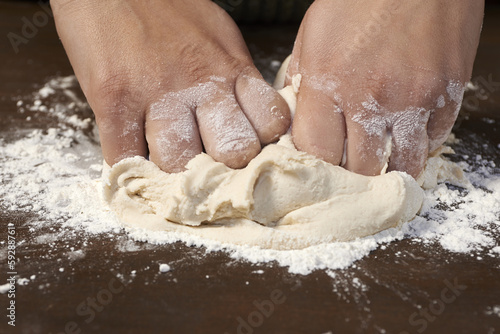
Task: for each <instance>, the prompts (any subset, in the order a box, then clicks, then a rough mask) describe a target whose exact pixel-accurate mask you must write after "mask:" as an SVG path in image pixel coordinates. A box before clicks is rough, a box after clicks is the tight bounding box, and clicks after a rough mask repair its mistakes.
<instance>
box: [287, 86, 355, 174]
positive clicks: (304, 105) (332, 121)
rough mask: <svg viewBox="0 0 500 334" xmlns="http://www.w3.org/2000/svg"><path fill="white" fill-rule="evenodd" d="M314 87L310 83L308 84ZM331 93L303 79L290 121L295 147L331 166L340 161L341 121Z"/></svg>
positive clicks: (343, 128) (342, 136) (342, 135)
mask: <svg viewBox="0 0 500 334" xmlns="http://www.w3.org/2000/svg"><path fill="white" fill-rule="evenodd" d="M312 85H313V86H314V84H312ZM334 96H335V94H331V92H329V91H327V92H325V91H322V90H320V89H318V87H311V83H310V82H308V80H303V83H302V84H301V87H300V91H299V94H298V100H297V110H296V113H295V118H294V120H293V124H292V135H293V141H294V144H295V146H296V147H297V148H298V149H299V150H301V151H305V152H307V153H309V154H312V155H314V156H316V157H318V158H321V159H323V160H325V161H327V162H330V163H332V164H334V165H339V164H340V163H341V161H342V156H343V151H344V138H345V134H346V128H345V120H344V116H343V114H342V111H341V109H340V107H339V105H338V101H336V99H335V98H334Z"/></svg>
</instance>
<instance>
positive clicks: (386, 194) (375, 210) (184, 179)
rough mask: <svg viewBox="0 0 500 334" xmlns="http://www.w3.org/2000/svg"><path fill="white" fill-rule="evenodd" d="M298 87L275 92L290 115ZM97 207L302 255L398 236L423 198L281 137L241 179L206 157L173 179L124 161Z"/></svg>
mask: <svg viewBox="0 0 500 334" xmlns="http://www.w3.org/2000/svg"><path fill="white" fill-rule="evenodd" d="M299 81H300V78H298V79H297V80H294V87H286V88H284V89H282V90H281V91H280V93H281V94H282V95H283V96H284V98H285V99H286V100H287V102H288V103H289V104H290V107H291V109H292V111H293V110H294V109H295V104H294V103H295V98H296V97H295V93H296V91H297V89H298V85H299ZM104 199H105V201H106V202H107V203H108V205H109V206H110V208H111V209H112V210H114V211H115V212H116V213H117V214H118V216H119V217H120V218H121V219H122V220H123V221H124V223H125V224H126V225H128V226H131V227H138V228H144V229H148V230H158V231H173V232H183V233H190V234H193V235H197V236H200V237H203V238H208V239H212V240H216V241H220V242H223V243H231V244H239V245H250V246H258V247H261V248H273V249H301V248H305V247H308V246H312V245H316V244H320V243H327V242H334V241H349V240H353V239H355V238H361V237H364V236H368V235H371V234H375V233H377V232H380V231H382V230H385V229H388V228H391V227H398V226H399V225H400V224H402V223H404V222H407V221H409V220H411V219H412V218H413V217H415V215H416V214H417V212H418V211H419V210H420V207H421V205H422V201H423V190H422V189H421V187H420V186H419V184H418V183H417V182H416V181H415V180H414V179H413V178H412V177H411V176H409V175H407V174H405V173H400V172H390V173H387V174H384V175H380V176H375V177H368V176H363V175H358V174H355V173H351V172H349V171H347V170H345V169H343V168H342V167H338V166H333V165H331V164H328V163H326V162H324V161H322V160H319V159H317V158H315V157H313V156H311V155H308V154H306V153H303V152H299V151H297V150H296V149H295V147H294V146H293V143H292V140H291V136H290V134H286V135H284V136H282V138H281V139H280V141H279V142H278V143H277V144H272V145H268V146H267V147H265V148H264V149H263V150H262V152H261V153H260V154H259V155H258V156H257V157H256V158H254V159H253V160H252V161H251V162H250V163H249V164H248V166H247V167H246V168H244V169H241V170H233V169H230V168H228V167H226V166H225V165H224V164H222V163H218V162H215V161H214V160H213V159H212V158H211V157H210V156H208V155H206V154H200V155H198V156H196V157H195V158H193V159H192V160H191V161H190V162H189V163H188V165H187V170H186V171H185V172H182V173H176V174H168V173H165V172H163V171H161V170H160V169H159V168H158V167H157V166H156V165H155V164H154V163H152V162H150V161H148V160H146V159H144V158H141V157H135V158H129V159H125V160H123V161H121V162H119V163H118V164H115V165H114V166H113V167H112V168H111V169H109V168H108V170H107V171H106V172H105V186H104Z"/></svg>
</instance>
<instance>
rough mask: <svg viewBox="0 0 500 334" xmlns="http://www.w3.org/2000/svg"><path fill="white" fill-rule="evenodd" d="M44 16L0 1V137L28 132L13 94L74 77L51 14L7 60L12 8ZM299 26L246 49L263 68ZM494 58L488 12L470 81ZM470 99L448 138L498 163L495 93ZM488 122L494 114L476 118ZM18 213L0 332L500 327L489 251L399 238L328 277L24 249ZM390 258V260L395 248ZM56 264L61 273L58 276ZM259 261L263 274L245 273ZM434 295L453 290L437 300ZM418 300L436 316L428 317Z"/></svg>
mask: <svg viewBox="0 0 500 334" xmlns="http://www.w3.org/2000/svg"><path fill="white" fill-rule="evenodd" d="M41 10H43V9H42V8H41V7H40V5H39V4H37V3H36V2H31V3H25V2H21V1H12V2H0V30H1V33H0V36H3V37H2V39H1V41H2V42H1V43H2V47H1V48H0V63H1V67H0V73H1V79H2V80H0V113H1V117H0V136H1V138H2V139H4V140H6V141H9V140H12V138H15V137H16V133H17V132H16V130H17V129H25V128H27V127H28V125H27V124H24V121H23V120H24V116H21V115H19V114H17V113H16V106H15V103H16V96H25V95H27V94H30V93H31V92H32V91H33V90H34V89H35V86H36V85H37V84H38V85H40V84H43V83H44V82H45V81H46V80H47V78H49V77H53V76H56V75H69V74H71V73H72V70H71V67H70V65H69V63H68V61H67V59H66V56H65V53H64V50H63V48H62V46H61V44H60V42H59V40H58V38H57V35H56V32H55V28H54V26H53V23H52V22H49V23H48V24H46V25H44V26H43V27H40V29H38V32H37V33H36V35H35V36H33V37H32V38H30V39H29V41H28V42H27V43H26V44H21V45H19V52H18V53H17V54H16V53H15V52H14V50H13V47H12V46H11V45H10V43H9V41H8V39H7V38H5V36H7V34H8V33H9V32H19V31H21V27H22V24H23V23H22V17H23V16H25V17H27V18H32V17H33V15H34V14H35V13H37V12H39V11H41ZM296 29H297V27H294V26H285V27H259V26H246V27H243V32H244V35H245V38H246V39H247V40H248V41H249V43H250V44H251V50H252V52H253V53H254V54H255V55H258V56H259V57H260V58H259V59H261V64H260V66H261V67H262V66H264V67H265V66H267V65H268V64H269V62H268V60H269V59H273V58H274V59H280V58H282V57H283V56H284V55H285V54H287V53H288V52H290V46H291V43H292V41H293V37H294V33H295V31H296ZM269 31H271V32H269ZM278 37H279V38H278ZM499 65H500V10H499V8H497V7H493V6H491V7H490V8H488V11H487V16H486V21H485V25H484V30H483V37H482V41H481V46H480V49H479V53H478V58H477V62H476V68H475V72H474V77H475V78H486V79H488V77H490V78H492V79H493V80H494V81H497V82H498V81H500V66H499ZM266 71H268V72H269V69H266ZM266 75H267V76H268V77H269V76H271V75H272V73H267V74H266ZM476 100H477V101H476ZM468 101H469V103H474V105H472V104H471V105H470V107H469V109H470V110H469V114H470V118H469V120H463V121H462V122H461V125H460V128H459V129H457V130H456V132H457V134H458V136H467V135H468V134H471V133H475V134H477V138H479V139H478V140H481V141H483V142H484V143H487V144H488V145H490V149H489V153H485V154H489V155H490V157H492V159H495V161H496V162H497V165H500V154H499V150H498V149H497V148H496V147H497V145H498V144H499V143H500V115H499V110H500V94H499V91H498V90H497V91H495V90H492V91H491V92H489V98H488V99H487V100H486V101H483V100H479V99H477V98H474V96H472V95H469V100H468ZM476 102H478V103H479V104H478V105H476ZM473 106H475V107H474V108H472V107H473ZM472 109H479V110H478V111H473V110H472ZM485 116H488V117H490V118H495V119H496V120H497V122H495V123H493V124H488V123H485V122H482V121H481V117H485ZM35 126H36V127H41V128H43V127H44V126H46V125H44V124H35ZM492 152H493V153H492ZM29 220H30V215H26V214H24V213H19V212H10V211H6V210H5V209H2V210H1V211H0V227H1V231H0V240H6V239H7V229H6V225H7V224H8V223H13V224H15V226H16V228H17V236H18V241H19V240H24V241H25V242H24V243H22V244H20V245H19V246H18V253H17V255H18V258H19V259H18V264H17V269H18V272H19V273H20V274H22V277H29V276H31V275H33V274H35V275H36V280H35V281H34V282H35V283H33V284H28V285H26V286H19V287H18V290H17V296H16V305H17V315H16V324H17V325H16V327H15V329H14V328H12V327H10V326H7V320H6V317H5V314H6V307H7V303H8V300H7V297H6V295H0V309H2V310H3V311H1V314H2V316H1V317H0V319H1V320H0V333H54V334H55V333H109V334H111V333H120V334H122V333H287V334H288V333H316V334H320V333H405V332H408V333H419V330H420V332H425V333H498V332H499V331H500V317H499V316H498V315H495V314H491V312H488V311H487V310H488V308H489V307H492V306H495V305H500V261H499V259H498V258H492V257H488V256H483V260H481V261H478V260H476V258H475V257H471V256H470V254H456V253H450V252H448V251H444V250H443V249H442V248H440V246H439V245H437V244H431V245H427V246H423V245H421V244H419V243H413V242H411V241H410V240H403V241H399V242H395V243H392V244H390V245H388V246H387V247H386V248H385V249H377V250H376V251H373V252H372V253H371V254H370V255H369V256H368V257H365V258H364V259H362V260H360V261H358V262H356V264H355V266H352V267H351V268H349V269H346V270H338V271H336V278H334V279H333V278H331V277H330V276H328V275H327V274H326V273H325V271H321V270H318V271H315V272H313V273H312V274H310V275H307V276H301V275H292V274H289V273H288V271H287V270H286V268H280V267H278V266H277V265H275V264H273V263H269V264H263V265H251V264H248V263H245V262H241V261H234V260H232V259H230V258H229V257H228V255H227V254H225V253H222V252H219V253H210V254H205V251H204V250H203V249H197V248H190V247H187V246H185V245H183V244H181V243H177V244H172V245H166V246H165V245H164V246H154V245H146V244H141V243H136V242H133V241H128V240H127V237H126V236H125V235H123V234H118V235H116V236H109V235H90V236H89V235H84V233H83V232H75V233H77V234H78V233H80V234H82V238H81V241H80V242H77V243H76V245H74V246H75V248H76V249H82V250H84V252H85V254H86V255H85V257H83V258H81V259H71V258H69V257H68V256H67V247H68V244H67V241H66V240H54V241H53V242H52V243H50V244H38V243H32V242H31V241H32V240H34V238H36V237H37V234H36V233H42V232H36V233H35V234H33V233H32V232H30V231H29V229H28V226H27V225H26V222H28V221H29ZM50 227H52V228H54V229H55V230H57V229H58V228H60V227H58V226H57V224H53V225H51V226H47V230H48V229H49V228H50ZM84 240H86V241H87V243H86V244H85V243H84V242H83V241H84ZM499 240H500V237H499ZM124 243H128V245H129V246H130V245H133V246H134V247H135V248H134V247H132V248H130V247H129V251H119V250H118V248H119V247H118V245H120V244H124ZM397 252H400V254H401V255H400V256H395V254H396V253H397ZM0 258H2V263H1V265H0V268H1V271H0V277H1V280H0V284H4V283H5V280H6V274H5V273H6V272H7V269H6V263H5V261H4V257H0ZM158 263H170V264H171V265H172V267H173V270H172V271H171V272H169V273H165V274H161V273H159V272H158ZM60 267H64V268H66V269H65V271H64V272H59V270H58V269H59V268H60ZM258 269H262V270H263V273H262V274H259V273H256V272H255V271H256V270H258ZM132 270H136V273H135V275H134V274H132ZM354 282H357V284H354ZM450 285H455V287H454V288H450ZM360 286H363V288H360ZM445 289H448V290H446V291H448V292H450V291H454V292H453V294H452V295H443V291H445ZM453 297H455V298H453ZM443 298H446V300H444V299H443ZM271 299H273V300H274V302H275V304H274V307H273V308H272V310H271V308H268V309H265V310H264V311H262V310H261V311H259V306H256V305H263V304H262V301H265V300H271ZM443 300H444V301H445V302H444V303H443V302H439V301H443ZM266 305H268V304H266ZM440 305H444V306H443V309H439V307H440ZM429 307H430V308H431V310H432V309H433V310H435V312H434V313H432V312H430V311H428V310H427V309H429ZM425 310H427V311H425ZM259 312H260V313H259ZM426 312H427V313H426ZM262 313H266V314H265V315H262ZM437 313H439V314H438V315H435V314H437ZM259 314H260V315H259ZM242 322H245V323H246V324H242ZM248 323H250V324H248ZM250 325H252V326H254V327H253V328H250ZM238 328H239V331H238Z"/></svg>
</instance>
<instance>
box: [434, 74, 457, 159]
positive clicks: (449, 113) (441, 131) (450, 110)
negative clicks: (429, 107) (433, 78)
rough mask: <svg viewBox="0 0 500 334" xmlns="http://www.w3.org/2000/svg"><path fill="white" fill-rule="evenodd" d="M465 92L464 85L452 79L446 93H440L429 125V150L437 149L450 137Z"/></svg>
mask: <svg viewBox="0 0 500 334" xmlns="http://www.w3.org/2000/svg"><path fill="white" fill-rule="evenodd" d="M463 94H464V85H462V84H461V83H460V82H458V81H455V82H454V81H451V82H450V83H449V84H448V86H447V88H446V93H443V94H442V95H440V96H439V97H438V99H437V101H436V102H435V103H436V105H435V108H434V111H433V112H432V113H431V114H430V119H429V123H428V125H427V135H428V137H429V152H432V151H434V150H436V149H437V148H438V147H439V146H441V145H442V144H443V143H444V142H445V141H446V139H448V136H449V135H450V133H451V129H452V128H453V124H454V123H455V121H456V120H457V117H458V113H459V111H460V107H461V105H462V98H463Z"/></svg>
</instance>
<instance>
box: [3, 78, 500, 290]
mask: <svg viewBox="0 0 500 334" xmlns="http://www.w3.org/2000/svg"><path fill="white" fill-rule="evenodd" d="M75 92H77V88H76V86H75V80H74V77H67V78H56V79H53V80H51V81H50V82H49V83H47V84H46V85H45V86H44V87H43V88H42V89H41V90H40V91H38V92H36V93H35V94H34V95H33V96H32V97H25V98H23V99H22V100H20V102H17V108H18V112H19V113H25V114H26V115H27V117H32V118H33V119H37V118H45V119H49V121H50V120H52V121H51V122H47V123H48V124H50V128H49V129H47V128H46V127H44V128H43V129H40V128H38V129H36V128H35V129H33V124H31V127H28V126H26V127H24V125H19V126H20V128H18V129H16V130H15V131H16V134H17V135H16V136H15V139H14V140H10V141H7V140H3V139H0V184H1V185H2V186H1V187H0V207H1V208H2V210H3V211H4V212H6V213H7V214H8V213H9V212H12V213H19V212H21V213H29V217H30V218H29V223H30V224H31V225H33V226H38V227H39V226H44V228H47V227H55V226H57V227H62V228H66V229H70V230H80V231H85V232H86V233H103V234H104V233H105V234H108V235H113V234H114V233H119V232H120V231H125V232H126V233H127V234H128V235H129V237H130V238H131V239H133V240H136V241H147V242H148V243H149V244H151V245H154V244H170V243H173V242H176V241H182V242H184V243H185V244H187V245H190V246H197V247H205V249H206V250H207V251H209V252H210V251H219V250H223V251H225V252H227V254H228V255H229V256H230V257H231V258H233V259H237V260H242V261H248V262H251V263H262V262H270V261H276V263H278V264H279V265H280V266H285V267H288V268H289V271H290V272H291V273H300V274H308V273H310V272H312V271H314V270H317V269H324V270H327V273H329V275H330V274H332V275H335V273H334V272H333V271H332V270H334V269H339V268H347V267H349V266H352V265H353V263H354V262H355V261H356V260H358V259H361V258H363V257H365V256H367V255H368V254H369V253H370V252H371V251H372V250H374V249H377V248H378V247H380V246H382V245H387V244H388V243H390V242H393V241H397V240H401V239H404V238H410V239H411V240H413V241H414V242H421V243H425V244H435V242H438V243H439V244H440V245H441V246H442V248H444V249H446V250H448V251H451V252H460V253H465V252H474V253H477V252H478V251H484V252H485V253H486V254H487V256H491V257H495V258H498V257H500V238H499V231H500V170H499V168H498V167H497V166H495V164H494V163H493V162H492V161H488V160H487V159H484V158H483V157H481V156H477V155H476V154H475V153H473V152H474V150H469V151H468V153H467V154H468V156H467V155H463V156H462V158H463V159H465V160H466V162H463V163H462V167H463V168H464V170H465V171H466V176H467V177H468V178H469V180H470V181H471V183H472V184H473V187H472V188H470V189H462V188H458V187H454V186H449V185H445V184H440V185H438V186H437V187H436V188H435V189H432V190H428V191H426V196H425V200H424V207H423V210H422V212H421V213H420V215H419V216H418V217H417V218H415V219H414V220H413V221H411V222H409V223H407V224H405V225H404V226H403V228H402V229H401V230H395V229H390V230H386V231H383V232H381V233H378V234H376V235H373V236H369V237H365V238H362V239H357V240H354V241H352V242H339V243H331V244H322V245H318V246H313V247H309V248H306V249H303V250H294V251H278V250H269V249H267V250H262V249H258V248H255V247H244V246H234V245H225V244H220V243H217V242H212V241H207V240H203V239H201V238H198V237H195V236H192V235H185V234H182V233H168V232H158V231H156V232H151V231H146V230H141V229H124V228H123V227H122V225H121V223H120V222H119V221H118V219H117V218H116V217H115V216H114V214H113V213H111V212H109V211H108V210H106V209H105V208H104V207H103V205H102V202H101V198H100V196H98V195H97V194H99V193H100V189H101V188H102V185H101V181H100V168H101V167H100V166H101V162H102V156H101V153H100V147H99V144H98V138H97V134H96V130H95V124H94V122H93V121H91V120H90V119H89V116H88V115H89V109H88V106H85V105H84V104H83V102H81V101H80V100H79V99H78V98H77V94H76V93H75ZM59 96H64V97H65V98H64V99H63V100H61V99H59V98H58V97H59ZM34 101H40V102H36V103H35V102H34ZM463 142H464V143H463V144H467V141H463ZM457 145H460V144H457ZM493 149H494V150H496V152H497V153H496V154H499V152H498V149H497V148H493ZM52 234H53V233H52ZM56 237H57V235H56ZM75 238H76V237H75ZM53 240H54V235H51V233H48V234H42V235H40V236H38V237H36V238H34V240H31V241H29V242H37V243H44V242H49V243H50V242H53ZM4 246H5V245H3V244H2V245H0V247H4ZM387 247H389V248H390V245H388V246H387ZM119 250H120V251H123V252H130V251H135V250H136V249H135V248H134V246H133V245H132V244H127V243H123V244H121V245H120V246H119ZM3 251H4V249H2V252H3ZM83 256H85V254H84V253H83V252H81V251H78V250H74V249H73V250H71V251H70V252H69V253H68V257H71V258H79V257H83ZM167 267H168V265H167ZM165 268H166V267H165V266H164V267H163V269H165ZM167 269H169V268H167ZM159 270H160V271H162V267H161V266H160V268H159ZM167 271H168V270H167ZM5 288H6V287H5V285H2V286H0V291H3V290H4V289H5ZM339 293H340V292H339Z"/></svg>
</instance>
